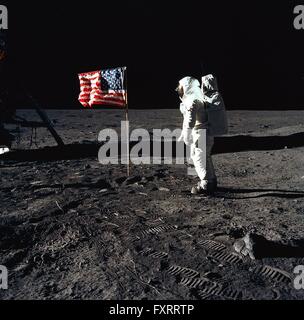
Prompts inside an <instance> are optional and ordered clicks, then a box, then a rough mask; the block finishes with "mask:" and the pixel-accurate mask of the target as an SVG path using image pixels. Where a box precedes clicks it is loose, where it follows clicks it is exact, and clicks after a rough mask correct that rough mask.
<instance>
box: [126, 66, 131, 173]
mask: <svg viewBox="0 0 304 320" xmlns="http://www.w3.org/2000/svg"><path fill="white" fill-rule="evenodd" d="M125 84H126V91H125V92H126V93H125V97H126V124H127V125H126V131H127V132H126V134H127V159H128V160H127V176H128V177H130V126H129V101H128V76H127V67H126V68H125Z"/></svg>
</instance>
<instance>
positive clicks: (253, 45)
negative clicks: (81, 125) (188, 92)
mask: <svg viewBox="0 0 304 320" xmlns="http://www.w3.org/2000/svg"><path fill="white" fill-rule="evenodd" d="M15 2H16V3H15V4H14V5H13V4H11V3H10V4H9V6H8V8H9V54H10V65H11V72H10V75H11V77H12V84H13V86H14V87H15V88H18V89H16V91H18V90H19V89H20V87H22V88H26V90H28V91H30V92H31V94H32V95H34V96H35V97H36V98H37V99H38V100H39V101H40V102H41V103H42V104H43V105H44V106H47V107H54V106H57V107H62V106H67V107H70V106H71V107H72V106H79V103H78V101H77V96H78V93H79V84H78V78H77V74H78V73H80V72H86V71H92V70H97V69H100V68H108V67H115V66H124V65H126V66H127V67H128V84H129V85H128V88H129V96H130V106H131V108H132V107H135V108H136V107H142V108H143V107H176V106H177V105H178V99H177V98H176V95H175V92H174V88H175V86H176V84H177V82H178V80H179V79H180V78H182V77H183V76H186V75H193V76H196V77H201V75H202V74H206V73H209V72H212V73H214V74H215V75H216V76H217V77H218V80H219V83H220V88H221V91H222V92H223V95H224V98H225V101H226V104H227V107H228V108H245V109H250V108H265V109H271V108H294V107H304V90H303V89H304V58H303V57H304V41H303V40H304V30H303V31H297V30H295V29H294V27H293V20H294V14H293V8H294V6H295V5H296V4H299V1H291V0H282V1H265V0H264V1H261V0H256V1H206V0H201V1H164V0H163V1H137V0H132V1H131V0H129V1H127V0H125V1H113V0H112V1H89V0H88V1H86V2H80V3H79V2H75V3H74V2H71V1H61V2H59V1H22V2H21V1H20V2H19V3H18V2H17V1H15ZM22 103H25V102H24V101H22Z"/></svg>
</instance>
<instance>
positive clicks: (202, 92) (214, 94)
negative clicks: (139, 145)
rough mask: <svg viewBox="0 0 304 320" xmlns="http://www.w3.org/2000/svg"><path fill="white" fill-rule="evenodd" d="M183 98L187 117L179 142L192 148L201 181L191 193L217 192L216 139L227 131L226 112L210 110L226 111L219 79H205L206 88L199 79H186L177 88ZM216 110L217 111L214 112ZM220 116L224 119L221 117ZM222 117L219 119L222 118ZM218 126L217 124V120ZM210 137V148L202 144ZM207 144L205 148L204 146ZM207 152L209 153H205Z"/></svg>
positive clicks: (182, 105)
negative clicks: (214, 147) (214, 156)
mask: <svg viewBox="0 0 304 320" xmlns="http://www.w3.org/2000/svg"><path fill="white" fill-rule="evenodd" d="M177 91H178V93H179V96H180V99H181V101H182V103H181V105H180V111H181V113H182V114H183V116H184V121H183V130H182V135H181V137H180V138H179V141H182V140H183V141H184V142H185V144H186V145H188V146H190V148H191V159H192V161H193V164H194V167H195V170H196V172H197V175H198V177H199V178H200V182H199V184H198V185H197V186H195V187H193V188H192V190H191V193H193V194H198V193H213V192H214V191H215V189H216V187H217V178H216V175H215V171H214V167H213V162H212V158H211V151H212V147H213V145H214V136H215V135H221V134H224V133H226V131H227V119H226V118H225V114H224V116H222V115H223V112H217V113H213V114H212V113H211V117H212V118H215V119H216V120H215V121H214V119H212V124H211V122H210V119H209V117H210V114H209V109H210V110H217V111H219V110H222V109H224V103H223V100H222V98H221V96H220V94H219V93H218V89H217V83H216V79H215V78H214V77H213V76H212V75H208V76H206V77H203V78H202V88H200V83H199V81H198V80H197V79H195V78H192V77H185V78H183V79H182V80H181V81H180V82H179V86H178V88H177ZM213 107H214V109H213ZM219 115H220V116H219ZM218 116H219V117H218ZM218 119H220V121H218V123H216V121H217V120H218ZM205 134H206V145H205V144H204V143H202V139H204V137H205ZM204 145H205V147H203V146H204ZM204 149H205V150H204Z"/></svg>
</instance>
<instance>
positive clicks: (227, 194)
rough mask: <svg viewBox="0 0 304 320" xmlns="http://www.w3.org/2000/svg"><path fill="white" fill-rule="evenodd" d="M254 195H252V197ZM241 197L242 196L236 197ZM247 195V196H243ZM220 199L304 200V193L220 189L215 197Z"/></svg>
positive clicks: (275, 190)
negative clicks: (268, 198) (269, 198)
mask: <svg viewBox="0 0 304 320" xmlns="http://www.w3.org/2000/svg"><path fill="white" fill-rule="evenodd" d="M250 194H252V195H250ZM236 195H240V196H236ZM241 195H245V196H241ZM214 196H215V197H218V198H224V199H233V200H238V199H239V200H242V199H257V198H266V197H274V198H283V199H300V198H304V191H299V190H280V189H260V188H257V189H255V188H252V189H247V188H244V189H242V188H232V187H231V188H230V187H218V188H217V191H216V193H215V195H214Z"/></svg>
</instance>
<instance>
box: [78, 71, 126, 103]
mask: <svg viewBox="0 0 304 320" xmlns="http://www.w3.org/2000/svg"><path fill="white" fill-rule="evenodd" d="M125 71H126V68H115V69H105V70H101V71H94V72H87V73H81V74H79V75H78V76H79V80H80V90H81V92H80V95H79V99H78V100H79V102H80V103H81V104H82V105H83V106H84V107H85V108H86V107H90V108H92V106H93V105H109V106H117V107H124V106H126V90H125V89H124V73H125Z"/></svg>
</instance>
